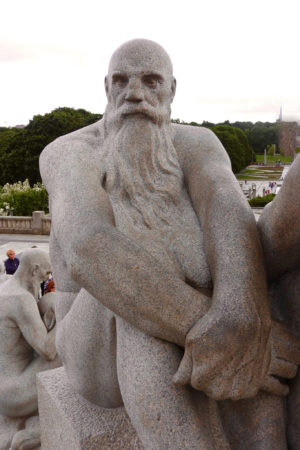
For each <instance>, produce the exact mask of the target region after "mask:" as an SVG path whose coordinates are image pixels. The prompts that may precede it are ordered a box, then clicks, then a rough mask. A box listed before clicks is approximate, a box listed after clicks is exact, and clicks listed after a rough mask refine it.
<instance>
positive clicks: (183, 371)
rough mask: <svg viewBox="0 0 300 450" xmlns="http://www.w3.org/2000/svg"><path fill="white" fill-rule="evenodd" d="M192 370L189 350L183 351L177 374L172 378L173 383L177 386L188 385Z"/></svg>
mask: <svg viewBox="0 0 300 450" xmlns="http://www.w3.org/2000/svg"><path fill="white" fill-rule="evenodd" d="M192 369H193V362H192V355H191V353H190V351H189V350H187V349H186V350H185V352H184V355H183V358H182V360H181V363H180V365H179V368H178V370H177V372H176V373H175V375H174V377H173V382H174V383H175V384H177V385H185V384H188V383H190V380H191V374H192Z"/></svg>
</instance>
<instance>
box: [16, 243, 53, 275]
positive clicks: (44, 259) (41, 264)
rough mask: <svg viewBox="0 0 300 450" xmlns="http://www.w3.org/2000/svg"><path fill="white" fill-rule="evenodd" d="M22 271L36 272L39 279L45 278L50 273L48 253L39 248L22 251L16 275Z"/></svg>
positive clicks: (22, 272)
mask: <svg viewBox="0 0 300 450" xmlns="http://www.w3.org/2000/svg"><path fill="white" fill-rule="evenodd" d="M24 273H28V274H32V273H38V277H39V278H40V279H41V280H46V279H47V278H48V275H49V273H51V264H50V258H49V255H48V253H46V252H45V251H44V250H41V249H39V248H29V249H28V250H25V251H24V252H22V255H21V261H20V265H19V268H18V270H17V272H16V274H18V276H22V275H23V274H24Z"/></svg>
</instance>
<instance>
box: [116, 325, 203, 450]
mask: <svg viewBox="0 0 300 450" xmlns="http://www.w3.org/2000/svg"><path fill="white" fill-rule="evenodd" d="M116 325H117V327H116V328H117V368H118V378H119V385H120V389H121V394H122V397H123V401H124V405H125V407H126V410H127V412H128V414H129V417H130V419H131V421H132V423H133V425H134V427H135V429H136V430H137V432H138V435H139V437H140V439H141V440H142V443H143V445H144V447H145V449H151V450H153V449H160V450H161V449H169V448H170V449H176V448H180V449H185V448H186V449H193V448H195V449H196V448H197V449H198V448H205V449H210V448H212V446H211V439H210V436H209V435H208V427H207V417H206V413H205V406H206V405H207V404H206V401H207V399H206V397H205V396H204V395H202V394H201V393H197V392H196V391H194V390H193V389H191V388H189V387H182V386H180V387H179V386H175V384H174V383H173V382H172V378H173V376H174V374H175V372H176V370H177V369H178V366H179V363H180V361H181V358H182V356H183V350H182V349H181V348H179V347H178V346H176V345H175V344H171V343H168V342H166V341H162V340H160V339H157V338H154V337H150V336H147V335H146V334H144V333H143V332H141V331H139V330H137V329H136V328H134V327H133V326H131V325H130V324H128V323H127V322H125V321H124V320H123V319H121V318H117V320H116Z"/></svg>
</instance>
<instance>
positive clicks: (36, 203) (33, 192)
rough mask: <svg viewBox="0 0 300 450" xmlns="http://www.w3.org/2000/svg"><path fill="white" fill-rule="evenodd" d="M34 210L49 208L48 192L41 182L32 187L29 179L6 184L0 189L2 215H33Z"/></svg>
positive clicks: (46, 210)
mask: <svg viewBox="0 0 300 450" xmlns="http://www.w3.org/2000/svg"><path fill="white" fill-rule="evenodd" d="M33 211H45V212H46V213H48V212H49V210H48V194H47V191H46V188H45V186H43V185H42V184H41V183H37V184H35V185H34V186H33V187H32V188H31V187H30V185H29V181H28V180H25V181H24V182H23V183H22V182H21V181H19V182H18V183H14V184H8V183H7V184H6V185H5V186H3V188H1V191H0V215H9V214H13V215H15V216H31V215H32V212H33Z"/></svg>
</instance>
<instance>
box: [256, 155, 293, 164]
mask: <svg viewBox="0 0 300 450" xmlns="http://www.w3.org/2000/svg"><path fill="white" fill-rule="evenodd" d="M255 156H256V161H257V162H264V155H255ZM277 161H280V162H282V163H290V162H292V156H289V155H267V163H269V162H274V163H276V162H277Z"/></svg>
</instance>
